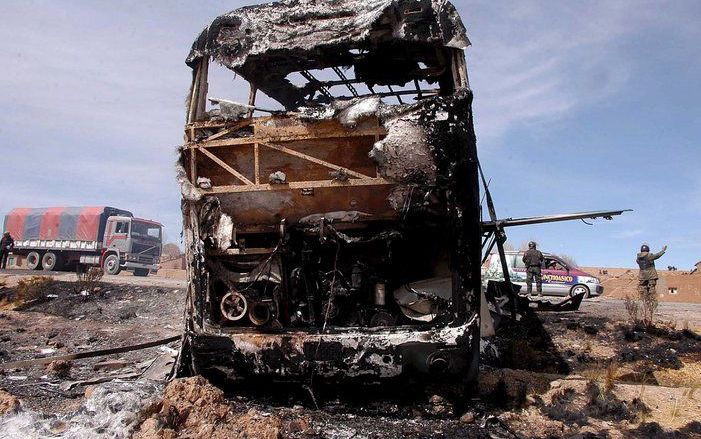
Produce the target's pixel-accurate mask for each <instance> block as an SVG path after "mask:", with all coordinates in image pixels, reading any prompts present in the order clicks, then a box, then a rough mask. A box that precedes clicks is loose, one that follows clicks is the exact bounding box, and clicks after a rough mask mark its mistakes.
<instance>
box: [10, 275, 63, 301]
mask: <svg viewBox="0 0 701 439" xmlns="http://www.w3.org/2000/svg"><path fill="white" fill-rule="evenodd" d="M53 284H54V280H53V278H51V277H49V276H32V277H30V278H29V279H21V280H20V281H19V282H18V283H17V294H16V295H15V305H20V304H22V303H27V302H31V301H35V300H39V299H43V298H45V297H46V290H47V289H49V288H51V286H52V285H53Z"/></svg>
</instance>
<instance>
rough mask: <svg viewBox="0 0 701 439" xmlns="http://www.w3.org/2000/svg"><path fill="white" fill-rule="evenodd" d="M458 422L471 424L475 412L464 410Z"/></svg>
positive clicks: (473, 420)
mask: <svg viewBox="0 0 701 439" xmlns="http://www.w3.org/2000/svg"><path fill="white" fill-rule="evenodd" d="M460 422H462V423H464V424H472V423H473V422H475V414H474V413H473V412H465V413H464V414H463V415H462V416H460Z"/></svg>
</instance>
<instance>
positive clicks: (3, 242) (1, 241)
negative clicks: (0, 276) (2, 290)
mask: <svg viewBox="0 0 701 439" xmlns="http://www.w3.org/2000/svg"><path fill="white" fill-rule="evenodd" d="M14 246H15V240H14V239H12V236H11V235H10V232H5V233H4V234H3V235H2V238H0V269H3V270H4V269H5V268H7V257H8V256H9V254H10V251H12V249H13V248H14Z"/></svg>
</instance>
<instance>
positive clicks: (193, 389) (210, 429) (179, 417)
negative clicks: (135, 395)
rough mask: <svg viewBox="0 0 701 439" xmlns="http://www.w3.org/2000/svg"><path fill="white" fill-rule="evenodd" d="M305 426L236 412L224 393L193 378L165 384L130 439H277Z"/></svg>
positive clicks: (250, 411) (253, 411) (297, 421)
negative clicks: (155, 405) (162, 391)
mask: <svg viewBox="0 0 701 439" xmlns="http://www.w3.org/2000/svg"><path fill="white" fill-rule="evenodd" d="M307 425H308V422H307V421H306V420H304V419H302V418H299V419H293V420H283V419H281V418H280V417H278V416H275V415H272V414H269V413H264V412H262V411H260V410H258V409H256V408H248V409H247V411H246V410H237V409H236V408H235V407H233V406H232V405H231V404H230V403H229V402H228V401H227V400H226V398H225V396H224V392H222V391H221V390H220V389H218V388H216V387H214V386H213V385H211V384H210V383H209V382H208V381H207V380H206V379H204V378H202V377H200V376H197V377H193V378H183V379H177V380H174V381H172V382H171V383H170V384H168V386H167V387H166V389H165V392H164V394H163V401H162V402H160V403H159V404H158V406H157V407H156V408H155V411H154V412H153V414H151V415H150V416H149V417H148V418H147V419H146V420H145V421H144V422H143V423H142V424H141V426H140V428H139V429H138V431H137V432H136V434H135V435H134V438H136V439H156V438H157V439H166V438H167V439H171V438H186V437H187V438H191V437H207V438H214V439H219V438H221V439H224V438H241V439H243V438H261V439H277V438H281V437H286V436H287V435H288V433H292V432H298V431H299V430H300V428H301V429H305V428H306V427H305V426H307Z"/></svg>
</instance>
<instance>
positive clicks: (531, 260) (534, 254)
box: [522, 241, 545, 296]
mask: <svg viewBox="0 0 701 439" xmlns="http://www.w3.org/2000/svg"><path fill="white" fill-rule="evenodd" d="M536 247H537V245H536V243H535V242H533V241H531V242H529V243H528V250H526V252H525V253H524V254H523V258H522V260H523V263H524V264H525V265H526V288H527V291H528V295H529V296H530V295H532V294H533V279H534V278H535V282H536V289H537V291H538V296H542V295H543V276H542V274H541V269H542V267H543V261H544V260H545V258H544V257H543V253H541V252H540V250H538V249H537V248H536Z"/></svg>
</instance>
